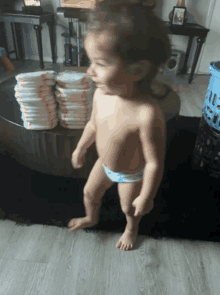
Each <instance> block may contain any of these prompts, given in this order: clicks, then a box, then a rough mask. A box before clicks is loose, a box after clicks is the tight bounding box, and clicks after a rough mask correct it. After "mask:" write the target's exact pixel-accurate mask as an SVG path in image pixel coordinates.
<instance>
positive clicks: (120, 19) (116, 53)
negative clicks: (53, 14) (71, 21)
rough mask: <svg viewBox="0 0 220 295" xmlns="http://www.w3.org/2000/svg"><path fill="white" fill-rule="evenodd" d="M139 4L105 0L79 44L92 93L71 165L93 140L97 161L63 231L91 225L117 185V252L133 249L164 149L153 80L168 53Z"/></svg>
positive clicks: (158, 26) (155, 20)
mask: <svg viewBox="0 0 220 295" xmlns="http://www.w3.org/2000/svg"><path fill="white" fill-rule="evenodd" d="M130 2H131V0H130ZM139 2H140V1H138V0H137V3H136V4H132V5H131V3H129V1H126V0H125V1H120V0H116V1H112V0H106V1H104V2H100V3H99V4H97V7H96V9H95V10H93V11H91V12H90V14H89V17H93V20H90V23H88V28H89V30H88V33H87V35H86V38H85V41H84V47H85V50H86V53H87V56H88V58H89V59H90V61H91V65H90V67H89V68H88V71H87V74H88V75H89V76H90V77H91V79H92V80H93V81H94V82H95V84H96V91H95V93H94V98H93V110H92V115H91V119H90V121H89V122H88V123H87V125H86V127H85V129H84V132H83V134H82V137H81V139H80V141H79V143H78V145H77V148H76V150H75V151H74V152H73V155H72V164H73V166H74V167H75V168H81V167H82V166H83V164H84V162H85V158H86V153H87V151H88V148H89V147H90V146H91V144H92V143H93V142H94V141H95V142H96V148H97V153H98V156H99V158H98V160H97V161H96V163H95V165H94V167H93V169H92V171H91V173H90V175H89V178H88V181H87V183H86V185H85V187H84V191H83V192H84V206H85V211H86V217H84V218H73V219H72V220H71V221H70V222H69V224H68V228H69V229H70V231H73V232H74V231H76V230H79V229H82V228H86V227H92V226H93V225H95V224H97V223H98V221H99V209H100V207H101V201H102V197H103V195H104V193H105V192H106V190H107V189H109V188H110V187H111V186H112V185H113V184H114V183H115V182H117V183H118V193H119V197H120V204H121V209H122V212H123V213H124V214H125V216H126V220H127V225H126V228H125V231H124V233H123V235H122V236H121V238H120V239H119V241H118V242H117V244H116V247H117V248H119V249H121V250H131V249H132V248H133V247H134V244H135V242H136V240H137V235H138V229H139V226H138V225H139V222H140V220H141V218H142V216H143V215H145V214H147V213H149V212H150V211H151V210H152V209H153V199H154V197H155V196H156V193H157V190H158V188H159V185H160V183H161V180H162V176H163V171H164V157H165V149H166V124H165V119H164V114H163V111H162V110H161V108H160V107H159V105H158V104H157V103H156V100H157V96H155V95H154V94H153V91H152V89H151V85H152V83H153V80H154V79H155V77H156V74H157V73H158V70H159V67H160V66H161V65H162V64H164V63H166V61H167V60H168V58H169V57H170V43H169V39H168V35H167V34H166V33H165V31H164V30H163V27H162V22H161V20H160V19H159V17H158V16H156V15H155V13H154V12H153V10H152V7H151V8H150V7H146V6H144V5H142V4H141V3H139ZM153 8H154V7H153ZM157 87H158V90H159V92H160V91H161V93H162V92H163V91H164V89H166V87H165V86H164V85H163V84H162V83H159V84H158V86H157ZM170 90H171V89H170ZM165 92H166V91H165ZM162 94H163V93H162Z"/></svg>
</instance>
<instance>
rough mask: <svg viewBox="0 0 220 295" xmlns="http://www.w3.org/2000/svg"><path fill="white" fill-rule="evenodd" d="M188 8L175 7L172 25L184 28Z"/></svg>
mask: <svg viewBox="0 0 220 295" xmlns="http://www.w3.org/2000/svg"><path fill="white" fill-rule="evenodd" d="M185 14H186V7H177V6H174V7H173V18H172V21H171V24H172V25H176V26H183V25H184V24H185Z"/></svg>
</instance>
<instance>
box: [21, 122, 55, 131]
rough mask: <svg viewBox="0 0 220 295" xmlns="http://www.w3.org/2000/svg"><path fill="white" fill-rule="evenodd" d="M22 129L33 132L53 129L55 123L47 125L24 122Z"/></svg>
mask: <svg viewBox="0 0 220 295" xmlns="http://www.w3.org/2000/svg"><path fill="white" fill-rule="evenodd" d="M23 124H24V127H25V128H26V129H33V130H46V129H53V128H55V127H56V126H57V122H54V123H48V124H45V125H44V124H34V123H31V122H25V121H24V123H23Z"/></svg>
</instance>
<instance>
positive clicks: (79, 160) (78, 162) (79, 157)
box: [71, 149, 86, 169]
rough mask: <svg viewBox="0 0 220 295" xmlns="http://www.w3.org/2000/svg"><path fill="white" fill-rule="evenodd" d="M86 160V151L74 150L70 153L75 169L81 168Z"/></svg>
mask: <svg viewBox="0 0 220 295" xmlns="http://www.w3.org/2000/svg"><path fill="white" fill-rule="evenodd" d="M85 161H86V153H82V152H81V151H79V150H77V149H76V150H75V151H74V152H73V154H72V161H71V162H72V165H73V167H74V168H75V169H78V168H82V167H83V165H84V164H85Z"/></svg>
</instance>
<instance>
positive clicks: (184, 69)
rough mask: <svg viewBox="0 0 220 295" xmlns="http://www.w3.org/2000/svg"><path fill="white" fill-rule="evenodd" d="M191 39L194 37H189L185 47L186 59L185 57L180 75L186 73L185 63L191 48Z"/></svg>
mask: <svg viewBox="0 0 220 295" xmlns="http://www.w3.org/2000/svg"><path fill="white" fill-rule="evenodd" d="M193 38H194V37H192V36H189V41H188V46H187V51H186V57H185V61H184V65H183V68H182V70H181V72H180V74H181V75H185V74H186V73H187V63H188V59H189V53H190V50H191V48H192V42H193Z"/></svg>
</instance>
